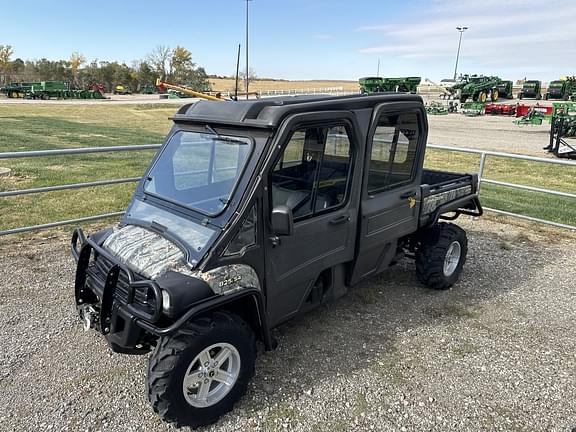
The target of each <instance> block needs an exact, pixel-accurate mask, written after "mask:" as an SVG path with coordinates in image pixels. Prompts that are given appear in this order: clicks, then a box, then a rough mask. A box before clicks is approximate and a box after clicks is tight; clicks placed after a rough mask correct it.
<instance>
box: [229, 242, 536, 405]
mask: <svg viewBox="0 0 576 432" xmlns="http://www.w3.org/2000/svg"><path fill="white" fill-rule="evenodd" d="M469 237H470V241H469V243H470V244H469V251H468V260H467V263H466V266H465V268H464V273H463V275H462V278H461V280H460V282H459V283H458V284H457V285H456V286H455V287H453V288H452V289H451V290H448V291H433V290H429V289H426V288H424V287H423V286H421V285H420V284H419V283H418V281H417V280H416V277H415V273H414V264H413V262H412V261H410V260H404V261H403V262H402V263H400V264H398V265H397V266H395V267H393V268H391V269H389V270H388V271H386V272H384V273H383V274H381V275H379V276H377V277H376V278H374V279H371V280H369V281H366V282H364V283H362V284H360V285H358V286H356V287H354V288H352V289H351V291H350V292H349V293H348V295H347V296H345V297H344V298H342V299H340V300H338V301H336V302H334V303H331V304H328V305H326V306H322V307H320V308H319V309H317V310H315V311H313V312H311V313H309V314H307V315H305V316H302V317H300V318H296V319H294V320H292V321H290V322H288V323H287V324H285V325H283V326H281V327H279V328H278V329H276V330H275V336H276V337H277V338H278V342H279V347H278V349H277V350H276V351H272V352H270V353H265V354H261V355H260V356H259V358H258V362H257V365H256V375H255V377H254V380H253V385H252V386H251V390H250V391H249V393H248V395H247V397H245V398H244V399H243V401H242V402H240V403H239V405H238V407H237V409H243V410H246V411H248V413H251V412H254V411H256V410H259V409H262V408H264V407H270V406H273V404H278V407H279V408H276V409H277V410H280V411H281V410H282V408H281V407H282V405H283V403H284V402H285V401H287V400H288V399H291V398H294V397H298V396H300V395H302V394H306V393H307V394H310V391H313V390H311V389H313V387H314V386H315V385H316V384H318V383H319V382H320V381H326V380H328V381H329V380H330V379H331V377H336V376H341V375H346V374H351V373H352V372H354V371H358V370H364V371H368V372H369V373H375V374H376V375H378V376H380V377H381V378H382V379H383V380H384V381H385V382H387V383H389V384H390V386H399V385H402V384H403V383H405V382H407V381H408V380H409V379H410V368H411V367H418V348H419V347H410V351H411V352H412V353H414V355H411V357H412V359H411V362H406V361H405V360H406V359H405V358H403V356H400V354H399V353H398V351H399V349H398V346H397V344H398V336H399V335H400V334H406V333H409V334H410V332H418V331H419V329H421V328H423V327H426V328H428V329H429V328H430V327H432V328H434V327H436V326H442V325H444V324H447V323H454V322H455V321H466V324H467V325H469V326H472V327H477V329H478V331H482V328H483V326H484V325H483V324H482V323H481V322H480V320H479V317H480V316H481V314H482V309H483V303H484V302H485V301H486V300H488V299H490V298H493V297H494V296H498V295H501V294H503V293H505V292H507V291H511V290H517V289H521V287H522V285H523V283H524V281H525V280H526V279H528V278H530V277H531V275H532V274H535V273H536V272H538V271H539V268H541V267H542V266H543V265H545V264H546V261H545V258H544V256H543V255H544V254H542V253H534V252H535V248H536V247H537V246H535V245H533V244H531V243H530V242H529V241H527V240H526V239H524V238H517V239H513V240H512V241H503V240H502V238H501V237H499V236H498V235H496V234H488V233H485V232H475V231H469ZM412 334H413V333H412ZM403 348H404V347H403ZM457 349H458V350H460V351H461V352H455V353H456V354H462V355H464V354H466V353H467V352H468V351H470V352H472V351H473V350H474V347H473V346H468V345H463V346H460V347H458V348H457ZM403 351H404V352H405V351H406V350H405V349H403ZM401 363H403V364H401ZM360 396H361V395H350V397H351V400H352V401H354V400H357V398H358V397H360ZM280 414H281V415H283V416H286V413H282V412H280V413H279V415H280ZM288 414H289V413H288ZM232 415H234V414H232ZM236 415H238V411H236ZM272 415H273V413H272Z"/></svg>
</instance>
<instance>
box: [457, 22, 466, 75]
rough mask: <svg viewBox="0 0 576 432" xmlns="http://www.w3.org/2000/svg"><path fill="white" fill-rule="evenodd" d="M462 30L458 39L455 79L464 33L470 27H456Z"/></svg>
mask: <svg viewBox="0 0 576 432" xmlns="http://www.w3.org/2000/svg"><path fill="white" fill-rule="evenodd" d="M456 30H458V31H459V32H460V39H458V52H457V53H456V66H454V79H456V72H457V71H458V58H459V57H460V45H462V33H464V32H465V31H466V30H468V27H456Z"/></svg>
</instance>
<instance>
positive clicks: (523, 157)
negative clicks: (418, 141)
mask: <svg viewBox="0 0 576 432" xmlns="http://www.w3.org/2000/svg"><path fill="white" fill-rule="evenodd" d="M427 148H433V149H438V150H446V151H451V152H459V153H472V154H477V155H480V164H479V166H478V178H479V180H480V185H482V183H485V184H493V185H497V186H504V187H508V188H512V189H521V190H527V191H532V192H540V193H544V194H549V195H553V196H562V197H567V198H573V199H576V194H574V193H570V192H563V191H557V190H552V189H544V188H539V187H535V186H528V185H522V184H516V183H508V182H503V181H498V180H491V179H487V178H485V177H484V170H485V167H486V161H487V159H488V156H493V157H499V158H507V159H516V160H525V161H531V162H539V163H547V164H556V165H564V166H570V167H574V168H576V162H572V161H568V160H563V159H548V158H542V157H536V156H527V155H519V154H514V153H504V152H497V151H489V150H477V149H470V148H463V147H452V146H444V145H435V144H428V145H427ZM575 209H576V206H575ZM484 210H488V211H491V212H493V213H498V214H502V215H506V216H512V217H516V218H520V219H526V220H529V221H533V222H539V223H544V224H548V225H553V226H556V227H560V228H567V229H571V230H576V226H575V225H568V224H563V223H559V222H554V221H550V220H546V219H540V218H536V217H532V216H527V215H522V214H518V213H512V212H507V211H504V210H499V209H494V208H490V207H484Z"/></svg>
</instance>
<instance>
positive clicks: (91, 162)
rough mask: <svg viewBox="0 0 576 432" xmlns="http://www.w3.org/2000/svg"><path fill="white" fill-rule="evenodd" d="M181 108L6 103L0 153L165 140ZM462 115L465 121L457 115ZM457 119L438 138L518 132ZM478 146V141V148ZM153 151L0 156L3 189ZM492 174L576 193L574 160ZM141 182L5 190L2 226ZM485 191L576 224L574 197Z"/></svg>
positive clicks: (101, 201)
mask: <svg viewBox="0 0 576 432" xmlns="http://www.w3.org/2000/svg"><path fill="white" fill-rule="evenodd" d="M177 109H178V106H177V105H174V104H171V105H163V104H141V105H110V104H102V105H99V104H90V105H88V104H86V105H82V104H76V105H57V104H54V103H52V104H48V105H42V104H30V105H27V104H20V105H1V104H0V152H5V151H25V150H48V149H58V148H78V147H100V146H116V145H136V144H154V143H160V142H162V140H163V139H164V137H165V135H166V134H167V132H168V131H169V129H170V127H171V121H170V120H169V119H168V117H170V116H171V115H173V114H174V113H175V112H176V110H177ZM458 118H460V119H461V121H457V120H456V119H458ZM450 119H454V120H449V119H445V118H443V119H433V118H431V119H430V136H431V140H430V141H431V142H433V143H435V144H444V143H446V141H447V140H448V137H450V136H458V137H461V138H459V139H458V140H457V141H456V142H454V143H449V144H453V145H459V146H461V147H466V146H467V144H468V143H467V139H466V133H467V131H470V130H472V129H471V128H472V127H474V128H476V129H475V130H476V134H478V133H480V132H482V127H485V128H486V129H485V132H484V133H485V139H486V143H487V144H486V145H487V148H491V147H490V146H493V145H496V144H497V141H498V139H499V137H500V135H502V136H503V137H505V138H504V139H500V141H501V143H500V144H499V145H500V147H498V149H499V150H503V149H504V147H505V145H506V142H508V141H509V139H508V136H509V134H510V133H512V132H510V130H509V128H508V129H507V128H505V127H504V126H501V128H503V130H502V131H500V130H499V129H498V127H496V126H497V125H496V126H495V125H494V121H493V120H491V119H478V118H476V119H468V118H466V117H463V116H461V117H460V116H458V115H454V116H450ZM447 121H449V123H447ZM484 122H485V123H484ZM506 122H510V119H502V125H505V124H507V123H506ZM484 124H485V126H484ZM518 134H519V135H518V136H519V137H522V136H524V138H522V139H528V137H530V136H531V134H540V135H541V137H540V135H537V136H538V137H539V138H538V139H537V140H536V142H539V141H540V139H543V140H545V136H546V134H545V131H543V130H542V131H541V130H538V129H534V130H530V129H524V130H522V131H519V132H518ZM522 134H524V135H522ZM439 139H441V140H442V141H438V140H439ZM471 144H472V143H471ZM543 144H545V143H543ZM478 145H479V143H476V144H475V146H476V147H477V146H478ZM515 150H516V149H511V151H515ZM542 153H543V154H542V155H544V152H542ZM153 154H154V151H153V150H152V151H150V150H148V151H137V152H130V153H98V154H88V155H78V156H58V157H49V158H45V157H43V158H28V159H7V160H2V159H0V167H7V168H11V169H12V174H11V175H10V176H7V177H6V176H3V177H0V191H9V190H16V189H29V188H37V187H43V186H53V185H60V184H69V183H79V182H89V181H95V180H105V179H118V178H125V177H139V176H141V175H142V174H143V172H144V170H145V168H146V166H147V165H148V163H149V161H150V160H151V158H152V156H153ZM478 162H479V158H478V156H475V155H466V154H459V153H453V152H447V151H442V150H433V149H429V150H428V151H427V159H426V166H427V167H431V168H437V169H443V170H451V171H459V172H475V171H477V169H478ZM485 174H486V175H487V176H488V178H491V179H494V180H501V181H507V182H512V183H520V184H526V185H532V186H537V187H544V188H551V189H557V190H562V191H566V192H572V193H574V192H576V184H575V183H574V179H575V178H576V168H573V167H564V166H559V165H552V164H537V163H534V162H526V161H514V160H508V159H502V158H491V159H490V162H489V163H488V164H487V166H486V171H485ZM134 187H135V183H129V184H121V185H114V186H102V187H90V188H83V189H76V190H65V191H57V192H50V193H46V194H29V195H25V196H19V197H0V230H1V229H10V228H15V227H20V226H25V225H35V224H43V223H49V222H53V221H57V220H66V219H72V218H79V217H87V216H91V215H95V214H100V213H108V212H116V211H122V210H125V208H126V206H127V204H128V202H129V199H130V196H131V194H132V192H133V190H134ZM481 198H482V202H483V204H484V205H485V206H488V207H493V208H497V209H501V210H507V211H513V212H519V213H523V214H526V215H530V216H535V217H541V218H546V219H550V220H555V221H557V222H561V223H567V224H572V225H576V206H575V205H574V204H575V203H574V200H573V199H570V198H562V197H551V196H547V195H544V194H541V193H533V192H529V191H518V190H514V189H509V188H504V187H499V186H493V185H484V186H483V190H482V194H481Z"/></svg>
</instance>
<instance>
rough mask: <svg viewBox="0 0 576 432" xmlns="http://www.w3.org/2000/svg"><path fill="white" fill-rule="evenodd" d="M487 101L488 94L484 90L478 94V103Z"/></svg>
mask: <svg viewBox="0 0 576 432" xmlns="http://www.w3.org/2000/svg"><path fill="white" fill-rule="evenodd" d="M487 100H488V93H486V92H485V91H484V90H483V91H481V92H480V93H479V94H478V102H482V103H486V101H487Z"/></svg>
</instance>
